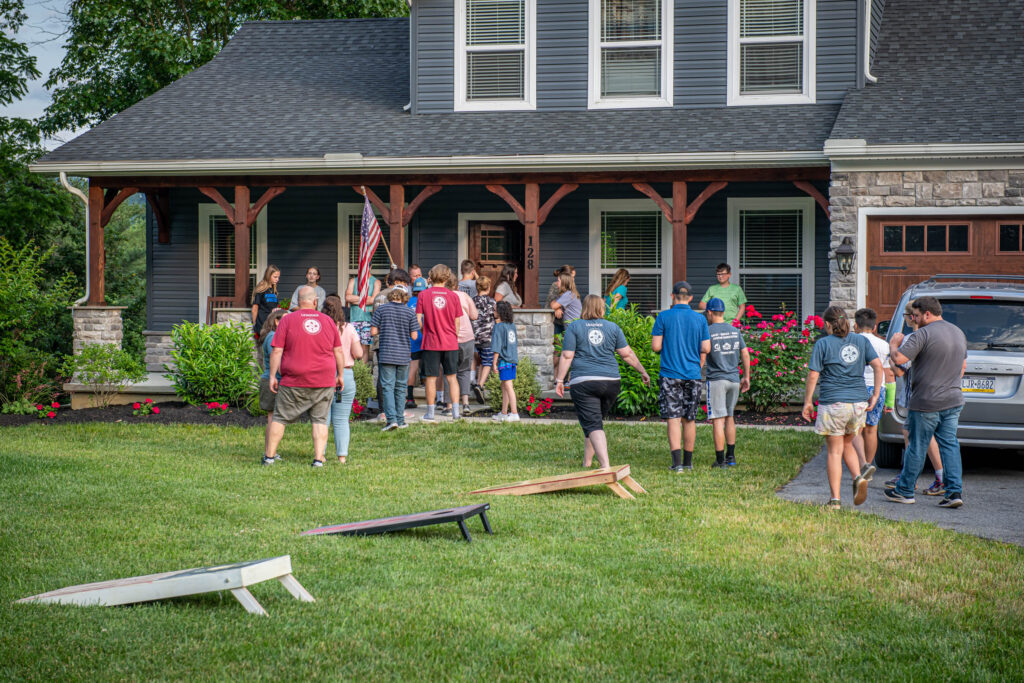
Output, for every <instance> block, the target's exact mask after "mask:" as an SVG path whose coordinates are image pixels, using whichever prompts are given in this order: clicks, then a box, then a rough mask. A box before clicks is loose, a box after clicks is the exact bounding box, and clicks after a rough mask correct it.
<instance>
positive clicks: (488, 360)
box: [476, 346, 494, 367]
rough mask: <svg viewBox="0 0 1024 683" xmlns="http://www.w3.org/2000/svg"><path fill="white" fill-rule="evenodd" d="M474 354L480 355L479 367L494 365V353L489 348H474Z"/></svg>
mask: <svg viewBox="0 0 1024 683" xmlns="http://www.w3.org/2000/svg"><path fill="white" fill-rule="evenodd" d="M476 352H477V353H478V354H479V355H480V366H481V367H484V366H492V365H494V352H493V351H491V347H490V346H488V347H483V346H478V347H476Z"/></svg>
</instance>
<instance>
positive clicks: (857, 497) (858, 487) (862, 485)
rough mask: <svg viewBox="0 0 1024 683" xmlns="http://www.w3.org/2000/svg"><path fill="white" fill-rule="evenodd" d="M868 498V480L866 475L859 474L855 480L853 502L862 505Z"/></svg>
mask: <svg viewBox="0 0 1024 683" xmlns="http://www.w3.org/2000/svg"><path fill="white" fill-rule="evenodd" d="M867 498H868V480H867V479H865V478H864V475H863V474H861V475H858V476H857V478H856V479H854V480H853V504H854V505H861V504H863V503H864V501H865V500H867Z"/></svg>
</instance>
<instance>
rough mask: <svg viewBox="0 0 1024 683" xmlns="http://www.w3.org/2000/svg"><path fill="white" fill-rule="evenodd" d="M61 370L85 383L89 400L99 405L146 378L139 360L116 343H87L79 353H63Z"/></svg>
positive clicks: (76, 380) (104, 403)
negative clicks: (69, 354) (90, 394)
mask: <svg viewBox="0 0 1024 683" xmlns="http://www.w3.org/2000/svg"><path fill="white" fill-rule="evenodd" d="M64 374H66V375H67V376H69V377H71V378H72V381H73V382H79V383H81V384H84V385H86V386H88V387H89V389H90V390H91V391H92V404H93V405H94V406H99V407H101V408H106V407H107V406H109V405H110V402H111V401H112V400H113V398H114V396H116V395H117V394H118V393H120V392H121V390H123V389H125V388H127V387H129V386H131V385H132V384H137V383H138V382H141V381H142V380H144V379H146V369H145V368H144V367H143V365H142V363H140V362H139V361H138V359H136V358H134V357H133V356H132V355H131V354H130V353H128V352H127V351H123V350H122V349H119V348H118V347H117V345H116V344H88V345H86V346H85V348H83V349H82V352H81V353H79V354H76V355H72V356H66V358H65V361H64Z"/></svg>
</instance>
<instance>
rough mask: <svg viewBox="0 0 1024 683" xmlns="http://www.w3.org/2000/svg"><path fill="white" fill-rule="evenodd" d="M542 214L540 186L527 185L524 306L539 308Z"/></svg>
mask: <svg viewBox="0 0 1024 683" xmlns="http://www.w3.org/2000/svg"><path fill="white" fill-rule="evenodd" d="M539 213H540V185H538V184H537V183H527V184H526V201H525V206H524V207H523V227H524V228H525V230H524V231H523V232H524V234H523V239H524V241H525V245H524V246H525V247H526V253H525V259H524V265H525V266H526V272H525V273H523V278H524V279H523V304H524V305H525V306H529V307H533V308H537V307H539V306H540V224H539V223H538V222H537V218H538V214H539Z"/></svg>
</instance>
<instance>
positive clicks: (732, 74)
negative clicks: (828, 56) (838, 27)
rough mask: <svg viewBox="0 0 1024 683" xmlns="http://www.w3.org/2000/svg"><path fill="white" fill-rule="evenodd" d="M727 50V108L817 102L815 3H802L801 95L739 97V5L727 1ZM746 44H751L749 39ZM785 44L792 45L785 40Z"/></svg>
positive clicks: (810, 0) (807, 0)
mask: <svg viewBox="0 0 1024 683" xmlns="http://www.w3.org/2000/svg"><path fill="white" fill-rule="evenodd" d="M728 2H729V20H728V31H727V34H728V40H727V43H728V48H727V50H726V65H727V66H726V74H727V76H726V78H727V79H728V87H727V91H726V105H727V106H730V107H736V106H752V105H773V104H814V103H815V102H816V101H817V97H818V95H817V92H818V87H817V70H818V69H817V67H818V64H817V59H818V57H817V52H818V50H817V26H818V20H817V0H804V37H803V43H804V53H803V60H804V62H803V63H804V73H803V86H804V88H803V92H801V93H791V94H779V95H741V94H740V49H739V46H740V36H739V32H740V31H739V29H740V2H741V0H728ZM747 40H750V39H749V38H748V39H747ZM777 41H778V39H774V41H773V39H771V38H766V39H763V40H758V41H757V42H759V43H768V42H777ZM784 42H795V41H793V40H792V39H785V40H784Z"/></svg>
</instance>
